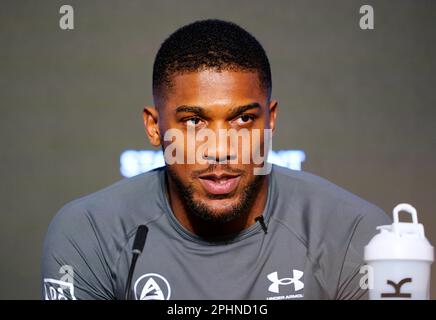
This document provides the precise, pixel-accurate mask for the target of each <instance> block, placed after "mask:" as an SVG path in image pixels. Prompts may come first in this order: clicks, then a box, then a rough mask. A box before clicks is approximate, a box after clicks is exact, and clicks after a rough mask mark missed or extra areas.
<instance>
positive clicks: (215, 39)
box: [153, 19, 272, 98]
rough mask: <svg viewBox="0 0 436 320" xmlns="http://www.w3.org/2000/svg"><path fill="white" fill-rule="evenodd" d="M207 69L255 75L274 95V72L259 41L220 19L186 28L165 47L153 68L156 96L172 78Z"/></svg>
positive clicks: (235, 25) (154, 93)
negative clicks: (252, 72) (272, 81)
mask: <svg viewBox="0 0 436 320" xmlns="http://www.w3.org/2000/svg"><path fill="white" fill-rule="evenodd" d="M205 69H215V70H218V71H222V70H235V71H255V72H257V73H258V75H259V80H260V84H261V86H262V88H264V89H266V90H267V95H268V98H270V95H271V87H272V83H271V68H270V64H269V60H268V57H267V55H266V53H265V50H264V49H263V47H262V45H261V44H260V43H259V41H257V40H256V38H255V37H253V36H252V35H251V34H250V33H248V32H247V31H246V30H244V29H243V28H241V27H240V26H238V25H237V24H235V23H232V22H228V21H222V20H217V19H208V20H200V21H196V22H193V23H191V24H188V25H185V26H183V27H181V28H179V29H178V30H176V31H175V32H174V33H173V34H171V35H170V36H169V37H168V38H167V39H166V40H165V41H164V42H163V43H162V45H161V47H160V49H159V51H158V52H157V54H156V58H155V61H154V65H153V96H154V97H156V96H157V95H158V93H159V91H160V89H161V88H163V87H164V86H166V87H171V76H173V75H176V74H183V73H187V72H198V71H202V70H205Z"/></svg>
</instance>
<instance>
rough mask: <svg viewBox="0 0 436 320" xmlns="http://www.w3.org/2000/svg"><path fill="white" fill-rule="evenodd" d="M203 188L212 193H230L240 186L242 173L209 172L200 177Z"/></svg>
mask: <svg viewBox="0 0 436 320" xmlns="http://www.w3.org/2000/svg"><path fill="white" fill-rule="evenodd" d="M198 178H199V180H200V183H201V185H202V186H203V188H204V189H205V190H206V191H207V192H208V193H210V194H216V195H218V194H228V193H231V192H232V191H234V190H235V189H236V187H237V186H238V183H239V180H240V178H241V176H240V175H235V174H228V173H209V174H204V175H201V176H199V177H198Z"/></svg>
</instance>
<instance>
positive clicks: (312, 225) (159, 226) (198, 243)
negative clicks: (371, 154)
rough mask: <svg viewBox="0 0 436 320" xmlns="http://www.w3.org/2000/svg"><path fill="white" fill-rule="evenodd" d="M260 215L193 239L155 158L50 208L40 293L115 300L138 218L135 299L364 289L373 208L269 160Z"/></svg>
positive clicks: (378, 221) (378, 216)
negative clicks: (136, 171) (151, 165)
mask: <svg viewBox="0 0 436 320" xmlns="http://www.w3.org/2000/svg"><path fill="white" fill-rule="evenodd" d="M263 216H264V218H265V222H266V224H267V227H268V232H267V233H265V232H264V231H263V230H262V228H261V226H260V224H258V223H256V224H254V225H252V226H251V227H249V228H248V229H246V230H244V231H243V232H241V233H239V234H237V235H232V236H227V237H223V238H220V239H205V238H201V237H198V236H196V235H193V234H191V233H190V232H189V231H188V230H186V229H185V228H184V227H183V226H181V225H180V223H179V222H178V221H177V219H176V218H175V216H174V215H173V212H172V210H171V208H170V205H169V203H168V200H167V197H166V193H165V167H163V168H159V169H156V170H153V171H151V172H148V173H144V174H141V175H138V176H136V177H133V178H128V179H124V180H121V181H119V182H117V183H115V184H113V185H112V186H110V187H108V188H105V189H103V190H100V191H98V192H96V193H93V194H91V195H89V196H86V197H83V198H80V199H78V200H75V201H72V202H71V203H69V204H67V205H66V206H64V207H63V208H62V209H61V210H60V211H59V212H58V214H57V215H56V216H55V218H54V219H53V221H52V223H51V224H50V226H49V229H48V232H47V235H46V238H45V242H44V250H43V258H42V297H43V298H47V299H60V298H68V299H73V298H75V299H123V297H124V290H125V287H126V280H127V275H128V269H129V265H130V262H131V259H132V254H131V247H132V244H133V240H134V236H135V233H136V229H137V227H138V226H139V225H141V224H145V225H147V226H148V228H149V233H148V237H147V240H146V243H145V247H144V250H143V252H142V254H141V256H140V257H139V259H138V262H137V265H136V269H135V273H134V276H133V280H132V297H134V298H136V299H167V298H169V299H275V300H277V299H359V298H365V297H366V291H365V290H362V289H360V287H359V280H360V277H361V274H360V273H359V269H360V266H361V265H362V264H363V259H362V257H363V247H364V246H365V245H366V244H367V243H368V242H369V240H370V239H371V237H372V236H373V235H374V234H375V233H376V226H378V225H383V224H389V223H391V221H390V219H389V217H388V216H387V215H386V214H385V213H384V212H383V211H382V210H381V209H379V208H378V207H376V206H374V205H372V204H370V203H368V202H366V201H365V200H362V199H361V198H359V197H357V196H355V195H353V194H351V193H349V192H348V191H345V190H344V189H341V188H340V187H338V186H336V185H334V184H332V183H330V182H328V181H327V180H324V179H322V178H320V177H317V176H315V175H312V174H309V173H306V172H301V171H293V170H289V169H286V168H282V167H278V166H273V169H272V171H271V179H269V187H268V198H267V203H266V206H265V210H264V213H263ZM65 265H66V266H67V267H63V266H65ZM62 267H63V269H62V270H61V272H60V268H62ZM65 268H67V269H68V274H66V273H65ZM71 271H72V272H71Z"/></svg>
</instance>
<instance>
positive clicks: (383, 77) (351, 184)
mask: <svg viewBox="0 0 436 320" xmlns="http://www.w3.org/2000/svg"><path fill="white" fill-rule="evenodd" d="M62 4H70V5H72V6H73V7H74V10H75V30H73V31H63V30H61V29H60V28H59V19H60V16H61V15H60V14H59V8H60V6H61V5H62ZM364 4H371V5H373V7H374V11H375V30H366V31H365V30H361V29H360V28H359V25H358V22H359V19H360V14H359V8H360V6H361V5H364ZM204 18H221V19H226V20H230V21H234V22H236V23H238V24H240V25H241V26H243V27H245V28H246V29H247V30H248V31H250V32H252V33H253V34H254V35H255V36H256V37H257V38H258V39H259V40H260V42H261V43H262V44H263V45H264V47H265V49H266V51H267V53H268V55H269V58H270V61H271V65H272V71H273V96H274V97H275V98H277V99H278V100H279V103H280V109H279V122H278V131H277V135H276V137H275V140H274V144H273V148H274V149H302V150H304V151H305V152H306V161H305V162H304V163H303V170H305V171H309V172H312V173H315V174H317V175H320V176H322V177H325V178H327V179H329V180H331V181H333V182H334V183H336V184H338V185H340V186H342V187H344V188H346V189H348V190H350V191H351V192H353V193H355V194H357V195H359V196H361V197H363V198H365V199H367V200H369V201H370V202H373V203H375V204H376V205H378V206H380V207H381V208H382V209H384V210H385V211H386V212H387V213H389V214H391V212H392V208H393V207H394V206H395V205H396V204H397V203H399V202H408V203H411V204H412V205H414V206H415V207H416V208H417V210H418V215H419V219H420V221H421V222H422V223H423V224H424V226H425V229H426V234H427V237H428V238H429V240H430V241H431V242H432V243H433V244H436V217H435V214H436V208H435V203H434V199H435V196H436V192H435V191H436V188H435V181H436V169H435V164H436V129H435V120H436V111H435V107H436V98H435V84H436V63H435V62H436V59H435V55H436V41H435V39H436V36H435V35H436V29H435V27H436V3H435V1H431V0H428V1H425V0H421V1H412V0H411V1H400V0H397V1H363V0H362V1H350V0H344V1H308V0H302V1H253V0H250V1H192V0H190V1H187V0H184V1H176V0H173V1H168V0H158V1H112V0H110V1H109V0H106V1H84V0H83V1H69V0H68V1H0V88H1V89H0V121H1V122H0V139H1V140H0V141H1V146H2V148H1V151H0V170H1V171H0V174H1V175H0V177H1V182H0V188H1V189H0V214H1V216H0V237H1V238H0V257H1V263H0V277H1V278H0V298H2V299H9V298H10V299H37V298H39V281H40V280H39V274H40V256H41V247H42V240H43V236H44V234H45V231H46V229H47V226H48V224H49V222H50V220H51V219H52V217H53V216H54V214H55V213H56V212H57V210H58V209H59V208H60V207H61V206H63V205H64V204H65V203H66V202H68V201H70V200H72V199H74V198H77V197H80V196H83V195H85V194H88V193H90V192H93V191H96V190H98V189H100V188H102V187H105V186H107V185H109V184H111V183H113V182H115V181H117V180H119V179H121V178H122V177H121V175H120V173H119V166H120V164H119V156H120V154H121V152H122V151H124V150H126V149H150V145H149V144H148V142H147V141H146V136H145V133H144V130H143V125H142V119H141V111H142V107H143V106H144V104H146V103H151V102H152V96H151V72H152V63H153V59H154V56H155V54H156V51H157V50H158V48H159V45H160V43H161V42H162V41H163V40H164V39H165V38H166V37H167V36H168V35H169V34H170V33H171V32H173V31H174V30H175V29H177V28H178V27H180V26H182V25H184V24H186V23H189V22H192V21H194V20H197V19H204ZM435 278H436V268H435V264H434V265H433V282H432V284H433V285H432V297H433V298H436V281H435Z"/></svg>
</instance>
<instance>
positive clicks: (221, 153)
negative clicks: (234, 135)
mask: <svg viewBox="0 0 436 320" xmlns="http://www.w3.org/2000/svg"><path fill="white" fill-rule="evenodd" d="M212 132H213V133H214V134H213V136H214V138H215V143H213V142H212V143H208V147H207V148H206V150H205V152H204V153H203V159H204V160H207V161H208V162H209V163H228V162H229V161H231V160H235V159H236V157H237V150H236V149H235V147H234V146H232V144H231V143H230V137H229V135H228V132H227V129H225V128H215V130H213V131H212Z"/></svg>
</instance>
